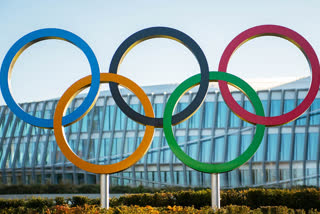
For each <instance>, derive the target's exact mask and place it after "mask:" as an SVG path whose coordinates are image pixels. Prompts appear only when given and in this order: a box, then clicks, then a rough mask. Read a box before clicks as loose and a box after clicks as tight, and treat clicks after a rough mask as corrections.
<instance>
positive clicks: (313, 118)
mask: <svg viewBox="0 0 320 214" xmlns="http://www.w3.org/2000/svg"><path fill="white" fill-rule="evenodd" d="M310 125H320V99H319V98H317V99H315V100H314V101H313V103H312V104H311V107H310Z"/></svg>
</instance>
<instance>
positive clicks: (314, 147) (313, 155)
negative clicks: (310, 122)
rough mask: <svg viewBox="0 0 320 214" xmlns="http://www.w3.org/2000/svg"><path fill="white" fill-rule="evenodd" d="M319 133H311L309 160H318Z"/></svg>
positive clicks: (309, 138) (309, 137)
mask: <svg viewBox="0 0 320 214" xmlns="http://www.w3.org/2000/svg"><path fill="white" fill-rule="evenodd" d="M318 140H319V133H309V135H308V150H307V160H317V151H318Z"/></svg>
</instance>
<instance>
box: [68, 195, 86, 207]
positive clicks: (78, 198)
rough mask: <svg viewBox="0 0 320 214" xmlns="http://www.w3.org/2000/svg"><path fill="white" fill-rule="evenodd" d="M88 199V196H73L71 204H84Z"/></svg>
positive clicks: (73, 205)
mask: <svg viewBox="0 0 320 214" xmlns="http://www.w3.org/2000/svg"><path fill="white" fill-rule="evenodd" d="M88 202H89V199H88V197H85V196H73V197H72V198H71V206H72V207H76V206H84V205H85V204H88Z"/></svg>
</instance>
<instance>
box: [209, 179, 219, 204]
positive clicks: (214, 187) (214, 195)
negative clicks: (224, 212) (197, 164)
mask: <svg viewBox="0 0 320 214" xmlns="http://www.w3.org/2000/svg"><path fill="white" fill-rule="evenodd" d="M211 207H212V209H213V210H216V209H220V175H219V174H218V173H216V174H211Z"/></svg>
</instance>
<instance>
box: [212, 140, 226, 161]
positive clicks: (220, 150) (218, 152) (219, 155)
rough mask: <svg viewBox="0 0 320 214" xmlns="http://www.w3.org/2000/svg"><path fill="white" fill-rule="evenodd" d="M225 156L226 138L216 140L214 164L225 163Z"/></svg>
mask: <svg viewBox="0 0 320 214" xmlns="http://www.w3.org/2000/svg"><path fill="white" fill-rule="evenodd" d="M223 154H224V137H219V138H215V139H214V155H213V160H214V162H223V158H224V157H223V156H224V155H223Z"/></svg>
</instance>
